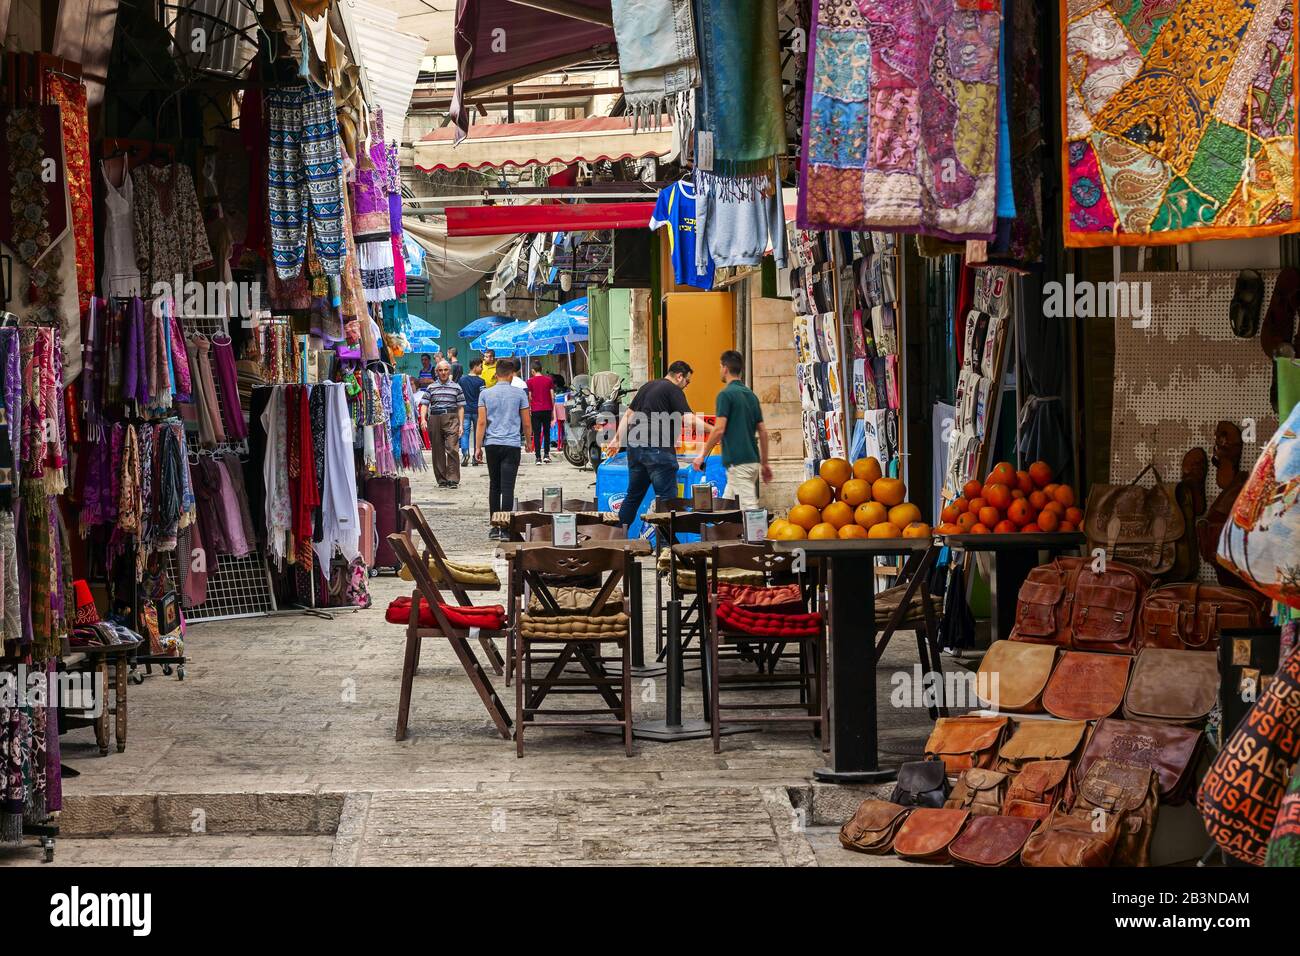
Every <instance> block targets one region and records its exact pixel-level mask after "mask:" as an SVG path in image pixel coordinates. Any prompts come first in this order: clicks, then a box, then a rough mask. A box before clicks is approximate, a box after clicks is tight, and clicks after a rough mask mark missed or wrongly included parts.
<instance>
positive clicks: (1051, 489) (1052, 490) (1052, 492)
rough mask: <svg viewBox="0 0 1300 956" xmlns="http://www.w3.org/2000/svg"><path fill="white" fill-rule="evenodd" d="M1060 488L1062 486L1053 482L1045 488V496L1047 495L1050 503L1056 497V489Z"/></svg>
mask: <svg viewBox="0 0 1300 956" xmlns="http://www.w3.org/2000/svg"><path fill="white" fill-rule="evenodd" d="M1059 487H1061V486H1060V485H1058V484H1057V483H1056V482H1051V483H1050V484H1047V485H1044V486H1043V494H1045V495H1047V500H1048V501H1051V500H1053V499H1054V498H1055V497H1056V489H1057V488H1059Z"/></svg>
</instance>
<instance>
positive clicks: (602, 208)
mask: <svg viewBox="0 0 1300 956" xmlns="http://www.w3.org/2000/svg"><path fill="white" fill-rule="evenodd" d="M654 209H655V204H654V203H653V202H599V203H586V204H583V205H554V206H552V205H531V206H449V207H447V235H448V236H451V237H452V238H457V237H460V236H503V235H511V234H516V233H531V232H580V231H583V230H588V229H644V228H646V226H648V225H649V224H650V214H651V213H653V212H654Z"/></svg>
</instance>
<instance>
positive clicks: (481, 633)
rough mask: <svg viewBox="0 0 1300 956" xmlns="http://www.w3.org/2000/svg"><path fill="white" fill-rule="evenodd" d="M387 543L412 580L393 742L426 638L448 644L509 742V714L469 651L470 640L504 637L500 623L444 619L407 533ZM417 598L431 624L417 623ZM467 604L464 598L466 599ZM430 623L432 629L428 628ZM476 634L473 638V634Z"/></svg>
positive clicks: (403, 721)
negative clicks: (470, 624) (478, 625)
mask: <svg viewBox="0 0 1300 956" xmlns="http://www.w3.org/2000/svg"><path fill="white" fill-rule="evenodd" d="M388 542H389V544H390V545H391V546H392V548H393V551H394V553H396V554H397V556H398V558H399V559H400V560H401V562H402V564H403V565H405V567H406V568H407V569H408V570H409V571H410V572H411V575H412V577H413V578H414V579H415V589H414V591H413V592H412V593H411V611H410V618H409V620H408V621H407V627H406V654H405V657H404V659H403V662H402V685H401V695H400V697H399V699H398V704H397V739H398V740H405V739H406V725H407V720H408V718H409V717H410V713H411V689H412V686H413V684H414V683H415V672H416V670H417V669H418V668H419V666H420V647H421V644H422V643H423V641H424V640H425V639H426V638H438V639H439V640H445V641H447V642H448V644H450V645H451V649H452V651H453V652H454V653H455V655H456V658H457V660H459V661H460V664H461V666H462V667H463V668H465V673H466V675H468V677H469V679H470V683H471V684H473V685H474V689H475V690H476V691H477V692H478V695H479V699H480V700H482V701H483V706H484V707H486V708H487V712H488V716H489V717H491V718H492V722H493V723H494V724H495V725H496V728H497V731H498V732H499V733H500V734H501V736H502V738H504V739H506V740H509V739H510V715H509V714H508V713H507V712H506V708H505V705H504V704H503V703H502V702H501V698H499V697H498V696H497V694H496V691H495V690H494V689H493V688H492V682H491V681H490V680H489V678H488V676H487V674H486V673H485V672H484V670H483V668H482V666H481V665H480V664H479V662H478V658H477V657H475V656H474V651H473V650H472V649H471V648H470V644H469V641H470V638H471V637H473V636H477V637H478V638H479V639H480V640H483V639H487V640H488V641H490V640H491V639H492V638H494V637H505V629H504V622H502V626H501V627H498V628H489V629H479V628H471V627H468V626H461V625H457V624H453V623H452V622H451V620H450V619H449V617H448V608H449V607H453V606H451V605H445V602H444V601H443V599H442V592H441V591H439V590H438V585H437V584H435V583H434V581H433V577H432V576H431V575H430V574H429V565H428V563H427V562H426V561H425V560H424V559H423V557H422V555H421V554H420V553H419V551H418V550H417V549H416V547H415V545H414V544H413V543H412V542H411V538H410V535H409V533H407V532H401V533H399V534H390V535H389V536H388ZM421 599H423V604H424V605H426V606H427V608H428V613H429V615H431V617H432V622H430V621H429V620H428V619H427V616H426V619H425V620H424V621H421V615H420V606H421V603H422V601H421ZM467 602H468V599H467ZM456 607H459V608H468V609H473V608H474V605H473V604H472V603H466V604H462V605H458V606H456ZM430 623H432V624H433V625H434V626H432V627H431V626H429V625H430ZM475 631H477V632H478V633H477V635H475V634H474V633H473V632H475Z"/></svg>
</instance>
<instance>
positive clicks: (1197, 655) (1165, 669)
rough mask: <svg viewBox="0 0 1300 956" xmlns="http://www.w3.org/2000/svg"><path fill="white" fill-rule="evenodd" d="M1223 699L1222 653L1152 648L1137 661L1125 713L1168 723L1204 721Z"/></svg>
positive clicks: (1145, 650) (1147, 649)
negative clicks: (1218, 701) (1220, 655)
mask: <svg viewBox="0 0 1300 956" xmlns="http://www.w3.org/2000/svg"><path fill="white" fill-rule="evenodd" d="M1218 699H1219V656H1218V655H1217V654H1206V653H1204V652H1203V651H1171V650H1168V649H1167V648H1163V647H1148V648H1145V649H1143V651H1142V652H1141V653H1140V654H1138V656H1137V661H1135V662H1134V664H1133V677H1132V678H1131V679H1130V680H1129V684H1128V693H1127V694H1125V695H1124V716H1125V717H1127V718H1128V719H1129V720H1146V721H1155V722H1160V723H1168V724H1200V723H1201V722H1202V721H1204V720H1205V718H1207V717H1208V716H1209V715H1210V711H1211V710H1213V709H1214V704H1215V702H1216V701H1217V700H1218Z"/></svg>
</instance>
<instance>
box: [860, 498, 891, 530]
mask: <svg viewBox="0 0 1300 956" xmlns="http://www.w3.org/2000/svg"><path fill="white" fill-rule="evenodd" d="M853 520H854V521H856V522H857V523H858V524H860V525H861V526H862V527H864V528H870V527H871V526H872V525H877V524H880V522H882V521H888V520H889V512H888V511H887V510H886V508H885V506H884V505H882V504H881V503H880V502H879V501H868V502H867V503H866V504H861V505H858V510H857V511H855V512H854V513H853Z"/></svg>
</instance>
